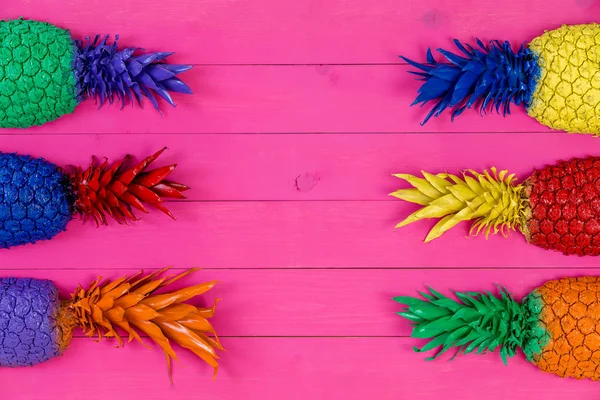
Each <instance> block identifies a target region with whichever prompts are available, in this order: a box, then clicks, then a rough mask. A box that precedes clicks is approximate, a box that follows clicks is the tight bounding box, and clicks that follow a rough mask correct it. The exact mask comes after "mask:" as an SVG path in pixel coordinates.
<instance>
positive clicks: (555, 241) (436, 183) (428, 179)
mask: <svg viewBox="0 0 600 400" xmlns="http://www.w3.org/2000/svg"><path fill="white" fill-rule="evenodd" d="M422 174H423V178H424V179H423V178H418V177H415V176H413V175H408V174H396V175H395V176H396V177H398V178H401V179H404V180H406V181H407V182H408V183H409V184H411V185H412V186H413V188H412V189H400V190H397V191H395V192H393V193H391V196H394V197H397V198H399V199H401V200H405V201H408V202H411V203H416V204H420V205H422V206H423V207H422V208H421V209H419V210H417V211H416V212H414V213H413V214H411V215H410V216H408V217H407V218H406V219H405V220H404V221H402V222H400V223H399V224H398V225H396V227H397V228H399V227H402V226H405V225H408V224H410V223H412V222H415V221H418V220H421V219H431V218H435V219H439V222H438V223H437V224H436V225H435V226H434V227H433V228H432V229H431V231H430V232H429V234H428V235H427V237H426V238H425V242H429V241H431V240H433V239H436V238H438V237H440V236H441V235H442V234H443V233H444V232H446V231H447V230H449V229H450V228H452V227H454V226H455V225H457V224H458V223H460V222H461V221H472V222H473V224H472V226H471V230H470V233H472V232H475V233H476V234H478V233H479V232H481V231H485V234H486V236H487V235H489V234H490V233H499V232H500V233H502V234H505V230H506V229H513V230H514V229H518V230H519V231H521V232H522V233H523V234H524V235H525V238H526V239H527V242H529V243H531V244H534V245H536V246H539V247H542V248H544V249H552V250H558V251H561V252H562V253H564V254H578V255H580V256H583V255H594V256H597V255H600V158H599V157H588V158H575V159H571V160H570V161H560V162H558V163H557V164H555V165H551V166H547V167H545V168H543V169H541V170H538V171H535V172H534V173H533V174H532V175H531V176H530V177H529V178H527V180H525V182H523V183H520V184H518V183H516V179H515V176H514V174H513V175H508V173H507V171H501V172H499V173H498V171H497V170H496V169H495V168H492V169H491V171H484V172H483V173H478V172H475V171H471V170H469V171H466V172H464V173H463V174H462V175H460V176H457V175H452V174H448V173H441V174H437V175H432V174H429V173H427V172H422Z"/></svg>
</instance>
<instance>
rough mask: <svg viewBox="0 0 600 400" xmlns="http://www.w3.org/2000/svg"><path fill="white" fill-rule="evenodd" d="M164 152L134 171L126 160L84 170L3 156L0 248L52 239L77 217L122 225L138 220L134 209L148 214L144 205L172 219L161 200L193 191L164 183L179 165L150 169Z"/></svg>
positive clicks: (20, 156) (23, 157)
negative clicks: (112, 221) (111, 220)
mask: <svg viewBox="0 0 600 400" xmlns="http://www.w3.org/2000/svg"><path fill="white" fill-rule="evenodd" d="M164 150H165V149H164V148H163V149H161V150H160V151H158V152H157V153H155V154H153V155H151V156H149V157H146V158H145V159H144V160H142V161H141V162H139V163H137V164H136V165H134V166H132V167H127V166H126V161H127V157H125V158H123V159H122V160H120V161H117V162H116V163H114V164H112V165H108V161H106V160H104V162H102V163H101V164H98V163H96V162H95V161H94V160H92V163H91V164H90V166H89V167H88V168H86V169H83V168H80V167H69V168H67V169H62V168H60V167H58V166H56V165H55V164H52V163H51V162H49V161H46V160H44V159H41V158H32V157H30V156H26V155H18V154H12V153H0V248H8V247H12V246H18V245H22V244H26V243H35V242H37V241H38V240H47V239H51V238H52V237H54V236H55V235H57V234H58V233H60V232H62V231H64V230H65V229H66V226H67V224H68V223H69V221H71V219H72V218H73V215H79V216H80V217H81V218H82V219H84V220H86V219H93V220H94V221H95V222H96V224H97V225H99V224H104V225H106V224H107V223H108V218H107V217H111V218H112V219H114V220H116V221H117V222H119V223H124V222H127V220H133V221H134V220H136V219H137V218H136V217H135V215H134V214H133V209H137V210H139V211H142V212H148V211H147V210H146V207H145V206H144V203H146V204H150V205H152V206H154V207H156V208H158V209H159V210H161V211H163V212H164V213H166V214H167V215H169V216H170V217H171V218H174V217H173V214H171V213H170V212H169V210H168V209H167V208H166V207H165V206H164V204H163V203H162V201H163V199H164V198H174V199H183V198H185V196H184V195H183V194H182V192H184V191H185V190H187V189H189V188H188V187H187V186H185V185H182V184H179V183H175V182H170V181H168V180H166V178H167V177H168V176H169V174H171V172H173V170H174V169H175V165H169V166H165V167H160V168H156V169H152V170H150V169H149V167H150V165H151V164H152V163H153V162H154V161H155V160H156V159H157V158H158V157H159V156H160V154H161V153H162V152H163V151H164Z"/></svg>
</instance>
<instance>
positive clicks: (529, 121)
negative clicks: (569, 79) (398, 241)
mask: <svg viewBox="0 0 600 400" xmlns="http://www.w3.org/2000/svg"><path fill="white" fill-rule="evenodd" d="M172 62H177V63H185V62H186V59H185V58H182V57H179V56H178V55H176V56H174V58H173V60H172ZM407 70H409V69H408V67H407V66H405V65H334V66H330V65H284V66H278V65H269V66H263V65H229V66H222V65H218V66H198V67H196V68H193V69H192V70H190V71H188V72H185V74H182V75H180V77H181V78H182V79H183V80H185V81H186V82H187V83H188V84H189V85H190V87H191V89H192V90H193V91H194V93H195V95H193V96H190V95H181V94H174V95H173V100H174V101H175V103H176V105H177V107H176V108H171V106H169V105H168V104H167V103H165V102H160V104H161V107H162V114H159V113H157V112H156V111H155V110H154V109H153V108H152V106H151V104H150V103H149V102H145V103H144V108H139V107H137V106H136V107H134V108H132V107H130V106H127V107H125V108H124V109H123V110H121V107H120V106H117V105H113V106H112V107H110V106H104V107H103V108H102V109H101V110H98V104H95V103H94V101H91V100H89V101H86V102H84V103H82V104H81V105H79V106H78V107H77V108H76V109H75V112H74V113H73V114H70V115H66V116H63V117H62V118H61V119H60V121H55V122H52V123H49V124H47V125H43V126H41V127H34V128H31V129H28V130H27V131H26V132H25V133H26V134H40V135H41V134H49V133H53V134H55V133H58V134H65V133H69V134H82V133H94V134H102V133H140V134H150V133H151V134H156V133H249V134H257V133H320V132H335V133H342V134H345V133H355V132H369V133H370V132H373V133H381V132H384V133H386V132H400V133H403V132H407V133H431V132H513V133H514V132H548V131H549V130H548V129H547V128H545V127H544V126H542V125H540V124H539V123H538V122H537V121H536V120H535V119H533V118H531V117H529V116H527V115H526V113H525V111H524V110H523V109H521V108H519V107H513V112H512V114H511V115H510V116H507V117H506V118H504V117H503V116H502V115H497V114H488V115H487V116H485V117H482V116H480V115H479V113H478V112H476V111H473V110H469V111H467V112H465V113H464V114H463V115H462V116H461V118H458V119H456V121H455V122H454V123H452V122H451V120H450V117H449V116H448V115H443V116H440V117H439V118H438V119H435V120H433V121H431V122H430V123H428V124H427V125H426V126H421V125H420V123H421V121H422V120H423V118H425V115H427V111H426V110H425V109H420V108H419V107H412V108H411V107H409V106H410V104H411V103H412V102H413V100H414V98H415V97H416V93H417V89H418V88H419V82H417V81H415V80H414V78H413V77H412V76H411V75H410V74H408V73H407ZM2 133H3V134H7V135H8V134H22V133H23V132H22V131H21V130H19V129H6V130H3V131H2Z"/></svg>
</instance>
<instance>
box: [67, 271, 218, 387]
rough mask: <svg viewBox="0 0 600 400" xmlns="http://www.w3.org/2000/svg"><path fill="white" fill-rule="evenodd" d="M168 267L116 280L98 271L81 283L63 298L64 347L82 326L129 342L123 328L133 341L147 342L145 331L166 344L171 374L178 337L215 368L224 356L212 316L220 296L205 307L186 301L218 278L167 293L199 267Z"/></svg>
mask: <svg viewBox="0 0 600 400" xmlns="http://www.w3.org/2000/svg"><path fill="white" fill-rule="evenodd" d="M166 270H167V268H165V269H162V270H159V271H155V272H153V273H150V274H147V275H145V276H141V272H140V273H138V274H135V275H133V276H124V277H122V278H119V279H116V280H114V281H112V282H110V281H108V282H102V277H98V279H96V280H95V281H93V282H92V283H91V284H90V285H89V287H87V288H84V287H82V286H79V287H78V288H77V290H75V292H74V293H73V294H72V296H71V299H70V300H65V301H63V304H62V305H61V309H60V313H59V316H58V321H59V327H60V328H61V331H62V335H63V337H62V338H61V349H64V348H65V347H66V345H67V344H68V341H69V340H70V338H71V336H72V331H73V329H74V327H76V326H78V327H80V328H82V329H83V330H84V332H85V334H86V336H90V337H92V336H96V337H97V338H98V340H101V339H102V338H103V337H106V338H115V339H116V340H117V342H118V343H119V346H123V338H122V337H121V333H119V330H118V329H121V330H122V331H123V332H125V333H127V334H128V341H129V342H131V341H132V340H134V339H135V340H137V341H139V342H141V343H142V344H144V342H143V340H142V337H141V336H140V334H144V335H147V336H149V337H150V339H152V341H153V342H154V343H156V344H157V345H158V346H160V348H161V349H162V350H163V353H164V355H165V358H166V361H167V367H168V370H169V376H171V360H172V359H173V360H175V361H177V355H176V353H175V351H174V350H173V348H172V347H171V344H172V343H177V344H179V345H180V346H181V347H183V348H185V349H188V350H190V351H191V352H193V353H194V354H195V355H196V356H198V357H199V358H201V359H202V360H204V361H205V362H206V363H207V364H209V365H210V366H211V367H213V369H214V374H215V376H216V374H217V370H218V367H219V366H218V362H217V360H218V359H219V357H218V356H217V354H216V351H215V349H219V350H223V347H222V346H221V343H220V342H219V338H218V336H217V334H216V332H215V329H214V328H213V326H212V325H211V323H210V322H209V321H208V320H209V319H210V318H212V317H213V316H214V314H215V307H216V304H217V302H218V299H217V300H216V301H215V303H214V305H213V306H212V307H207V308H202V307H197V306H194V305H192V304H189V303H186V302H187V301H188V300H190V299H192V298H194V297H196V296H199V295H201V294H203V293H205V292H207V291H208V290H210V289H211V288H212V287H213V286H214V285H215V284H216V283H217V282H216V281H212V282H207V283H201V284H197V285H193V286H189V287H184V288H181V289H178V290H173V291H170V292H166V293H164V292H163V293H155V292H157V291H160V290H161V289H163V288H167V287H169V286H171V285H172V284H173V283H174V282H176V281H178V280H179V279H181V278H183V277H185V276H187V275H189V274H191V273H193V272H195V271H196V270H197V269H189V270H186V271H184V272H182V273H180V274H178V275H174V276H163V274H164V272H165V271H166Z"/></svg>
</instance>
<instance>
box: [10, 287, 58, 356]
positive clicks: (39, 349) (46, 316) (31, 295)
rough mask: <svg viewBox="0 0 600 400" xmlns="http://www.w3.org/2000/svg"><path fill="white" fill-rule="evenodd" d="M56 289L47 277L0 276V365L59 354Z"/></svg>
mask: <svg viewBox="0 0 600 400" xmlns="http://www.w3.org/2000/svg"><path fill="white" fill-rule="evenodd" d="M59 306H60V300H59V297H58V289H57V288H56V286H55V285H54V284H53V283H52V282H51V281H48V280H40V279H31V278H0V339H1V340H0V367H25V366H30V365H35V364H38V363H41V362H44V361H47V360H49V359H51V358H53V357H56V356H58V355H60V354H61V351H62V349H61V346H60V335H61V328H60V327H59V325H58V324H57V314H58V311H59Z"/></svg>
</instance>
